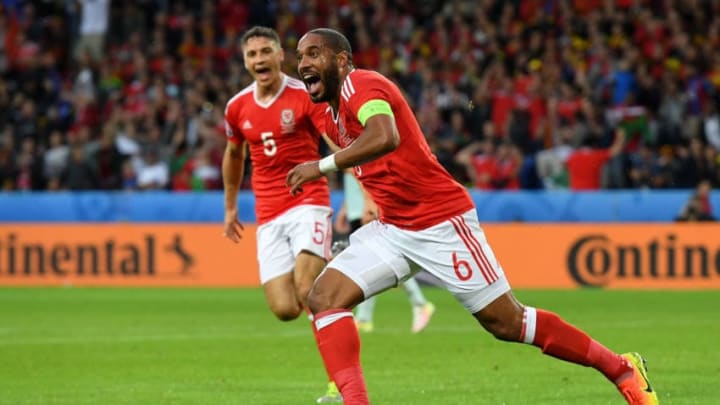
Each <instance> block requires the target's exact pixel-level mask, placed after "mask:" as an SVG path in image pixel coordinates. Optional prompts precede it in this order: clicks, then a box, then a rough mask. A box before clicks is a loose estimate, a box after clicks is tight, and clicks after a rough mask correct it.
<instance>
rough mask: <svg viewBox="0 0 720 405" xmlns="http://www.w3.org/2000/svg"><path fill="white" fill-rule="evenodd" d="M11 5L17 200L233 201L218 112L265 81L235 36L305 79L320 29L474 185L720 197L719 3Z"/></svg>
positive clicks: (7, 164) (15, 1) (6, 93)
mask: <svg viewBox="0 0 720 405" xmlns="http://www.w3.org/2000/svg"><path fill="white" fill-rule="evenodd" d="M0 7H2V9H1V10H0V187H1V188H2V189H3V190H8V191H9V190H18V191H21V190H60V189H69V190H88V189H105V190H119V189H124V190H132V189H169V190H174V191H187V190H208V189H219V188H221V187H222V181H221V173H220V162H221V158H222V151H223V148H224V144H225V138H224V137H225V131H224V126H223V112H224V106H225V103H226V102H227V100H228V99H229V98H230V97H232V96H233V95H234V94H235V93H237V92H238V91H239V90H241V89H242V88H243V87H245V86H246V85H248V84H249V83H250V81H251V78H250V76H249V75H248V74H247V73H246V72H245V71H244V67H243V61H242V52H241V49H240V46H239V44H238V39H239V37H240V36H241V35H242V33H243V31H244V30H245V29H247V28H249V27H250V26H252V25H267V26H272V27H275V28H276V29H277V30H278V32H279V33H280V35H281V38H282V39H283V41H284V42H285V43H284V45H285V49H286V54H285V64H286V66H285V69H284V70H285V71H286V72H288V73H291V74H294V72H295V63H296V58H295V54H294V50H295V46H296V44H297V41H298V40H299V36H300V35H302V33H303V32H305V31H306V30H307V29H310V28H314V27H319V26H327V27H331V28H336V29H338V30H340V31H342V32H343V33H346V34H347V36H348V37H349V39H350V40H351V42H352V45H353V49H354V55H353V58H354V64H355V65H356V66H358V67H361V68H368V69H375V70H378V71H380V72H381V73H383V74H385V75H387V76H389V77H391V78H393V79H394V80H395V81H396V82H397V83H399V84H400V86H401V88H402V89H403V91H404V92H405V93H406V97H407V99H408V100H409V102H410V103H411V105H412V107H413V108H414V110H415V111H416V114H417V116H418V119H419V122H420V124H421V126H422V128H423V130H424V132H425V134H426V136H427V139H428V141H429V143H430V145H431V147H432V149H433V150H434V152H435V154H436V155H437V157H438V159H439V160H440V162H441V163H442V164H443V165H444V166H445V167H446V168H447V169H448V170H449V171H450V172H451V173H452V174H453V175H454V176H455V177H456V178H458V179H459V180H460V181H462V182H463V183H465V184H467V185H468V186H474V187H478V188H481V189H499V190H513V189H540V188H546V189H567V188H569V189H572V190H587V189H599V188H606V189H607V188H610V189H617V188H694V187H696V185H698V184H699V183H700V182H701V181H702V180H706V181H707V184H709V185H710V186H712V187H716V186H720V170H719V165H720V155H719V153H718V152H719V151H720V113H719V111H720V108H719V107H720V91H719V90H720V1H719V0H686V1H682V2H680V1H669V0H514V1H500V0H485V1H482V0H478V1H472V0H455V1H421V2H417V1H412V0H394V1H385V0H339V1H330V0H307V1H300V0H278V1H265V0H259V1H255V0H253V1H245V2H238V1H233V0H216V1H209V0H205V1H200V0H197V1H195V0H193V1H190V0H188V1H184V2H183V1H167V0H128V1H122V2H120V1H115V2H111V1H110V0H81V1H59V0H58V1H53V0H44V1H34V2H23V1H19V0H4V1H2V5H1V6H0ZM247 173H248V174H249V173H250V171H248V172H247ZM333 180H334V183H335V184H334V186H335V187H337V186H338V184H337V182H338V181H339V179H333ZM245 183H246V184H245V187H249V182H245Z"/></svg>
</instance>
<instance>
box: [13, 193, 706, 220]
mask: <svg viewBox="0 0 720 405" xmlns="http://www.w3.org/2000/svg"><path fill="white" fill-rule="evenodd" d="M691 193H692V191H691V190H685V191H642V190H634V191H615V192H611V191H605V192H584V193H578V192H575V193H571V192H567V191H565V192H560V191H553V192H542V191H538V192H532V191H517V192H495V193H493V192H481V191H477V190H474V191H472V192H471V194H472V197H473V199H474V200H475V203H476V205H477V207H478V216H479V218H480V220H481V221H482V222H503V223H504V222H562V223H566V222H668V221H672V220H673V219H674V218H675V217H676V216H677V215H678V213H679V211H680V210H681V208H682V207H683V206H684V204H685V203H686V201H687V200H688V199H689V197H690V195H691ZM342 199H343V196H342V193H341V192H334V193H333V195H332V204H333V207H334V208H335V210H336V211H337V208H338V207H339V206H340V204H342ZM711 203H712V205H713V206H714V207H720V192H714V193H713V194H712V197H711ZM238 204H239V212H240V213H241V215H242V217H241V218H240V219H241V220H242V221H244V222H250V223H252V222H255V200H254V198H253V195H252V193H249V192H243V193H240V196H239V198H238ZM222 207H223V196H222V193H220V192H206V193H163V192H118V193H102V192H85V193H5V194H0V223H2V222H39V223H47V222H62V223H66V222H183V223H186V222H193V223H197V222H208V223H212V222H220V221H222V218H223V210H222Z"/></svg>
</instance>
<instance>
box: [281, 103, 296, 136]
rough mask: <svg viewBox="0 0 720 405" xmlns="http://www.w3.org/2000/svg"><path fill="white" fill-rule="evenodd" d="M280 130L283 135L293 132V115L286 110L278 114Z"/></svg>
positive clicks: (291, 111) (290, 111)
mask: <svg viewBox="0 0 720 405" xmlns="http://www.w3.org/2000/svg"><path fill="white" fill-rule="evenodd" d="M280 129H281V130H282V133H283V134H287V133H290V132H295V113H294V112H293V110H291V109H289V108H287V109H285V110H282V112H281V113H280Z"/></svg>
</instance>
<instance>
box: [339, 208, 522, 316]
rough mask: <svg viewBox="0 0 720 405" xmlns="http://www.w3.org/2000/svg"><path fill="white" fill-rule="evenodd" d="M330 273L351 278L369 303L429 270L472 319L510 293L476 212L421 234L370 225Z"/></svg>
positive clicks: (353, 236) (352, 240) (352, 239)
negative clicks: (420, 272) (370, 299)
mask: <svg viewBox="0 0 720 405" xmlns="http://www.w3.org/2000/svg"><path fill="white" fill-rule="evenodd" d="M326 268H333V269H337V270H339V271H340V272H342V273H343V274H345V275H346V276H348V277H349V278H350V279H351V280H353V281H354V282H355V283H356V284H357V285H358V286H360V288H361V289H362V290H363V292H364V294H365V297H366V298H367V297H370V296H373V295H375V294H378V293H380V292H382V291H384V290H387V289H389V288H392V287H395V286H397V285H398V283H400V282H402V281H404V280H407V279H408V278H410V277H412V276H413V275H414V274H415V273H417V272H418V271H420V270H425V271H427V272H428V273H431V274H432V275H434V276H436V277H437V278H439V279H440V280H441V281H442V282H443V284H444V285H445V287H446V288H447V290H448V291H450V293H452V294H453V295H454V296H455V298H456V299H457V300H458V301H459V302H460V303H461V304H463V306H465V308H466V309H467V310H468V311H470V313H475V312H477V311H479V310H481V309H483V308H485V307H486V306H487V305H488V304H490V303H491V302H493V301H494V300H495V299H497V298H498V297H500V296H501V295H503V294H504V293H506V292H508V291H510V284H509V283H508V281H507V279H506V278H505V273H504V272H503V270H502V267H501V266H500V264H499V263H498V261H497V259H496V258H495V255H494V254H493V251H492V249H491V248H490V245H489V244H488V242H487V239H486V238H485V233H484V232H483V230H482V228H481V227H480V224H479V222H478V218H477V213H476V211H475V209H472V210H470V211H467V212H465V213H464V214H462V215H458V216H456V217H453V218H451V219H450V220H447V221H445V222H442V223H439V224H437V225H434V226H432V227H430V228H427V229H423V230H421V231H409V230H404V229H400V228H398V227H396V226H394V225H389V224H384V223H381V222H379V221H373V222H370V223H368V224H366V225H365V226H363V227H361V228H360V229H358V230H357V231H355V232H354V233H353V234H351V235H350V246H348V248H347V249H345V250H344V251H343V252H342V253H340V254H339V255H338V256H337V257H335V258H334V259H333V260H332V261H331V262H330V263H328V265H327V266H326Z"/></svg>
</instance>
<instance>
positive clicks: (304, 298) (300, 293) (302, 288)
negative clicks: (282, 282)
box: [295, 283, 312, 303]
mask: <svg viewBox="0 0 720 405" xmlns="http://www.w3.org/2000/svg"><path fill="white" fill-rule="evenodd" d="M311 288H312V283H298V284H297V285H296V286H295V293H296V294H297V297H298V299H299V300H300V301H301V302H303V303H307V302H308V295H310V289H311Z"/></svg>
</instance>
